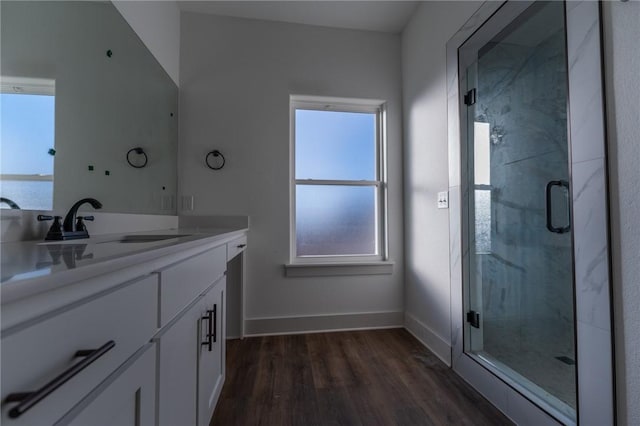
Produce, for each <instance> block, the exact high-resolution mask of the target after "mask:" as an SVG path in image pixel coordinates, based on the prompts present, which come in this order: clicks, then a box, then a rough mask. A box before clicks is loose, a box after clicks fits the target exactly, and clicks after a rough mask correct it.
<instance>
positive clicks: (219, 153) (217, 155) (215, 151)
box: [204, 149, 226, 170]
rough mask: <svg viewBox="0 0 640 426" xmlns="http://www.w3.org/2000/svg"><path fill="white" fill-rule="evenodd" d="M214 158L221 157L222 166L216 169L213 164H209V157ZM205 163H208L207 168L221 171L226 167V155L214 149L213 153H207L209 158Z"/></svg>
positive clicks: (205, 159) (206, 158)
mask: <svg viewBox="0 0 640 426" xmlns="http://www.w3.org/2000/svg"><path fill="white" fill-rule="evenodd" d="M211 155H212V156H214V157H220V158H222V164H220V165H219V166H218V167H214V166H212V165H211V163H209V156H211ZM204 162H205V163H207V167H209V168H210V169H211V170H220V169H221V168H223V167H224V163H225V162H226V161H225V159H224V155H222V153H221V152H220V151H218V150H217V149H214V150H213V151H210V152H209V153H207V156H206V157H205V158H204Z"/></svg>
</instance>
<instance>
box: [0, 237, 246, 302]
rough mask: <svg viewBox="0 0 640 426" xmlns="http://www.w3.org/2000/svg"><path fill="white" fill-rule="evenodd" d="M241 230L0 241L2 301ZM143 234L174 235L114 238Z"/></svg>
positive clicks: (209, 242)
mask: <svg viewBox="0 0 640 426" xmlns="http://www.w3.org/2000/svg"><path fill="white" fill-rule="evenodd" d="M246 231H247V229H246V228H235V229H234V228H227V229H200V228H178V229H167V230H156V231H150V232H130V233H126V234H105V235H98V236H92V237H90V238H87V239H79V240H69V241H21V242H8V243H2V244H1V245H0V250H1V253H0V255H1V258H2V263H1V269H0V271H1V275H2V277H1V280H0V293H1V295H2V305H5V304H6V303H10V302H12V301H13V300H16V299H21V298H24V297H27V296H29V295H31V294H37V293H41V292H43V291H48V290H51V289H54V288H57V287H61V286H64V285H67V284H71V283H73V282H77V281H80V280H86V279H89V278H92V277H95V276H99V275H103V274H106V273H109V272H113V271H115V270H119V269H123V268H127V267H130V266H133V265H136V264H140V263H141V262H149V261H152V260H154V259H157V258H160V257H163V256H167V255H171V254H175V253H177V252H184V251H186V250H190V249H194V248H197V247H199V246H203V245H211V246H215V245H217V244H216V243H219V244H222V243H224V242H226V241H228V240H232V239H233V238H235V237H237V236H239V235H242V234H243V233H245V232H246ZM145 235H147V236H149V235H156V236H157V235H162V236H165V235H175V236H176V237H175V238H167V239H163V240H159V241H151V242H120V240H121V239H122V238H123V237H126V236H136V237H138V238H139V237H140V236H145ZM134 238H135V237H134Z"/></svg>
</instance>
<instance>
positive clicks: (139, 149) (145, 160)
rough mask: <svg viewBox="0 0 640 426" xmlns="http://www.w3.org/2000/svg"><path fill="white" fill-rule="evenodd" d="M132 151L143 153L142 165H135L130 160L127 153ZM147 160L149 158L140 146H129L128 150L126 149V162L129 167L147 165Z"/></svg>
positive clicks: (129, 153)
mask: <svg viewBox="0 0 640 426" xmlns="http://www.w3.org/2000/svg"><path fill="white" fill-rule="evenodd" d="M132 152H135V153H136V154H138V155H143V156H144V162H143V163H142V165H140V166H136V165H135V164H133V163H132V162H131V160H130V159H129V155H131V153H132ZM148 161H149V158H148V157H147V154H146V152H144V150H143V149H142V148H140V147H136V148H131V149H130V150H129V151H127V163H129V165H130V166H131V167H135V168H136V169H141V168H143V167H144V166H146V165H147V162H148Z"/></svg>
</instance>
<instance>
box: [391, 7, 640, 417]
mask: <svg viewBox="0 0 640 426" xmlns="http://www.w3.org/2000/svg"><path fill="white" fill-rule="evenodd" d="M478 6H479V4H478V3H469V2H447V3H445V2H429V3H426V4H422V5H421V6H420V8H419V9H418V11H417V12H416V14H415V15H414V17H413V18H412V20H411V22H410V24H409V26H408V27H407V28H406V29H405V31H404V33H403V37H402V63H403V94H404V100H403V106H404V132H405V139H404V143H405V171H404V174H405V247H406V250H405V253H406V289H405V299H406V315H407V326H408V327H409V328H410V329H411V330H412V331H413V332H414V333H416V334H417V335H418V336H419V337H421V338H422V339H423V341H425V343H427V345H428V346H430V347H431V348H432V349H433V350H434V351H436V352H437V353H438V354H439V355H440V356H441V357H443V358H445V357H446V356H447V351H448V347H446V345H447V344H450V324H449V289H450V287H449V271H448V270H447V269H446V268H444V267H443V265H448V263H449V262H448V254H447V253H446V251H445V250H444V248H445V247H447V246H448V245H447V241H448V238H449V235H448V227H447V212H446V210H442V211H438V210H437V209H436V207H435V196H436V192H437V191H440V190H444V189H445V188H446V186H447V180H448V178H447V176H448V175H447V173H448V171H447V152H446V145H447V144H446V140H447V134H446V83H445V75H446V70H445V64H444V60H445V44H446V42H447V40H448V39H449V38H450V37H451V36H452V35H453V34H454V33H455V32H456V31H457V30H458V29H459V28H460V27H461V26H462V24H463V23H464V22H465V21H466V20H467V19H468V18H469V17H470V16H471V14H472V13H473V12H474V11H475V10H476V9H477V8H478ZM604 12H605V14H604V17H603V24H604V28H605V46H604V47H605V61H606V75H605V77H606V78H605V80H606V84H607V92H608V93H607V110H608V126H609V128H608V134H609V135H608V139H609V155H610V158H609V163H610V180H611V181H610V191H611V194H610V195H611V225H612V254H613V258H614V259H613V278H614V280H613V285H614V296H615V307H614V310H615V314H614V315H615V332H616V364H617V365H616V369H617V371H616V376H617V392H618V395H617V398H618V421H619V423H620V424H623V425H636V424H640V404H638V401H639V400H640V332H639V331H638V324H640V309H638V306H640V287H639V286H638V282H639V281H640V228H639V226H638V219H637V214H638V211H640V195H639V192H638V190H637V185H638V183H639V182H640V167H638V164H640V144H639V143H638V141H637V135H638V134H640V128H639V123H640V110H639V108H638V103H637V100H638V98H639V97H640V89H639V82H638V79H637V76H636V74H637V70H638V69H640V64H639V62H640V51H639V48H638V43H637V40H638V39H639V38H640V27H639V26H638V22H640V2H634V1H631V2H626V3H625V2H604ZM425 164H428V165H429V167H425V166H424V165H425ZM416 320H418V321H420V322H421V323H422V324H420V323H418V322H417V321H416Z"/></svg>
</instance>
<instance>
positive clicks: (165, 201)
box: [160, 195, 175, 210]
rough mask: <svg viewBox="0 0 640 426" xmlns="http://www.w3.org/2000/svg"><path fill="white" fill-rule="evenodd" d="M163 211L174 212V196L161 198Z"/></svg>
mask: <svg viewBox="0 0 640 426" xmlns="http://www.w3.org/2000/svg"><path fill="white" fill-rule="evenodd" d="M160 199H161V202H160V203H161V206H160V208H161V210H173V209H174V208H175V205H174V198H173V195H162V196H161V198H160Z"/></svg>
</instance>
